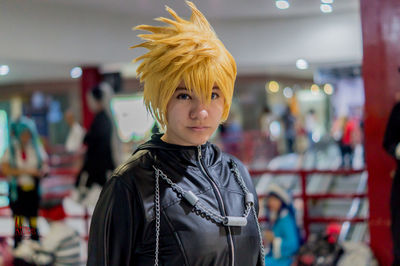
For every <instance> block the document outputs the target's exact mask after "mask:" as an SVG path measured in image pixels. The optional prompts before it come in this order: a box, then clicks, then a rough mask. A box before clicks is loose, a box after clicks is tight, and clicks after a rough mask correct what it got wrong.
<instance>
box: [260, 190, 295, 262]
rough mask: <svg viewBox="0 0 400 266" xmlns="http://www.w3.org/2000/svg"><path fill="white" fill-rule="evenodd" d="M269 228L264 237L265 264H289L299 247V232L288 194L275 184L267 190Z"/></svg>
mask: <svg viewBox="0 0 400 266" xmlns="http://www.w3.org/2000/svg"><path fill="white" fill-rule="evenodd" d="M267 216H268V222H269V230H266V231H265V233H264V237H265V240H266V244H267V245H269V252H268V253H267V255H266V256H265V265H268V266H290V265H291V264H292V262H293V256H294V255H295V254H296V253H297V251H298V250H299V247H300V234H299V229H298V227H297V225H296V218H295V212H294V208H293V206H292V204H291V200H290V196H289V194H288V193H287V192H286V191H285V190H284V189H283V188H281V187H280V186H279V185H277V184H271V185H270V186H269V188H268V190H267Z"/></svg>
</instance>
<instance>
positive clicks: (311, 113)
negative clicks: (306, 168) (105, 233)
mask: <svg viewBox="0 0 400 266" xmlns="http://www.w3.org/2000/svg"><path fill="white" fill-rule="evenodd" d="M317 127H318V121H317V114H316V112H315V110H314V109H310V110H308V112H307V114H306V116H305V119H304V128H305V130H306V133H307V137H308V148H309V149H314V139H313V134H314V133H315V130H316V129H317Z"/></svg>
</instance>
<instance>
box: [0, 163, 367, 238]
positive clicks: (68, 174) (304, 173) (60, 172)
mask: <svg viewBox="0 0 400 266" xmlns="http://www.w3.org/2000/svg"><path fill="white" fill-rule="evenodd" d="M364 171H365V170H268V169H266V170H251V171H250V174H251V176H253V177H256V176H260V175H263V174H271V175H276V176H278V177H279V176H281V175H293V176H298V177H300V180H301V193H300V194H298V195H294V198H301V199H302V202H303V208H304V209H303V225H304V230H305V233H306V237H308V235H309V233H310V224H312V223H331V222H338V223H342V222H351V223H359V222H366V221H368V218H347V217H310V216H309V208H308V201H309V200H310V199H316V200H318V199H355V198H366V197H367V194H366V193H349V194H333V193H323V194H322V193H319V194H308V193H307V190H306V187H307V178H308V177H309V176H310V175H313V174H320V175H325V176H328V175H336V176H337V175H341V176H349V175H354V174H361V173H363V172H364ZM76 174H77V170H76V169H62V168H59V169H53V170H51V172H50V176H63V178H74V177H75V176H76ZM0 178H1V177H0ZM50 178H51V177H50ZM6 195H7V194H0V196H6ZM67 195H68V193H64V194H61V196H67ZM44 196H45V197H46V198H52V197H60V193H47V194H46V195H44ZM258 197H259V198H260V199H262V198H265V197H266V195H258ZM5 208H8V207H3V208H0V210H4V209H5ZM4 217H10V214H7V213H4V212H3V213H0V218H4ZM67 218H74V219H82V221H83V222H84V223H85V233H84V235H82V236H81V237H82V238H83V239H85V240H87V239H88V234H89V219H90V218H91V214H90V213H89V212H88V210H87V209H86V208H85V209H84V215H67ZM259 220H260V221H261V222H263V221H265V220H266V218H265V217H260V218H259Z"/></svg>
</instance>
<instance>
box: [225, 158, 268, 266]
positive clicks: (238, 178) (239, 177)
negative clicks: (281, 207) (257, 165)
mask: <svg viewBox="0 0 400 266" xmlns="http://www.w3.org/2000/svg"><path fill="white" fill-rule="evenodd" d="M232 166H233V170H232V172H233V175H234V176H235V178H236V181H237V182H238V184H239V186H240V187H241V188H242V190H243V191H244V192H245V193H248V192H249V190H248V189H247V187H246V185H245V184H244V181H243V178H242V175H241V174H240V173H239V170H238V168H237V165H236V163H235V162H233V161H232ZM251 209H252V211H253V216H254V220H255V221H256V225H257V230H258V236H259V238H260V257H261V258H260V259H261V265H265V252H264V244H263V238H262V233H261V228H260V224H259V222H258V217H257V212H256V208H255V207H254V205H252V206H251ZM246 210H247V209H246Z"/></svg>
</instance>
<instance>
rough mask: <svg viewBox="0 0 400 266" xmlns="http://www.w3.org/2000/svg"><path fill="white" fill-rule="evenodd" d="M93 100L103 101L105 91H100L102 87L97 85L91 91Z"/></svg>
mask: <svg viewBox="0 0 400 266" xmlns="http://www.w3.org/2000/svg"><path fill="white" fill-rule="evenodd" d="M91 94H92V96H93V98H94V99H95V100H97V101H101V100H102V99H103V91H102V90H101V89H100V86H99V85H97V86H96V87H94V88H93V89H92V91H91Z"/></svg>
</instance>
